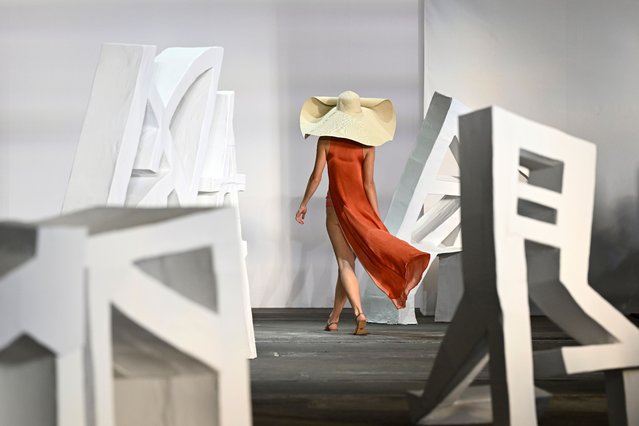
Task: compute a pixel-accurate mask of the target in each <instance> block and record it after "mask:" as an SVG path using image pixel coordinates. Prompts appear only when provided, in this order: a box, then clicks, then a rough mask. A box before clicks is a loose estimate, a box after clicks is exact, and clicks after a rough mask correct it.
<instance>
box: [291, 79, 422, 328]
mask: <svg viewBox="0 0 639 426" xmlns="http://www.w3.org/2000/svg"><path fill="white" fill-rule="evenodd" d="M300 127H301V129H302V133H303V134H304V136H305V137H307V136H308V135H315V136H320V138H319V140H318V142H317V153H316V156H315V165H314V167H313V172H312V173H311V176H310V178H309V180H308V185H307V186H306V191H305V192H304V197H303V199H302V202H301V203H300V207H299V209H298V210H297V213H296V215H295V219H296V220H297V221H298V222H299V223H301V224H304V217H305V216H306V212H307V204H308V202H309V200H310V199H311V197H312V196H313V194H314V193H315V190H316V189H317V187H318V185H319V183H320V181H321V179H322V172H323V171H324V166H325V165H327V164H328V179H329V185H328V195H327V197H326V230H327V231H328V236H329V238H330V240H331V244H332V245H333V250H334V251H335V258H336V260H337V267H338V276H337V283H336V285H335V300H334V303H333V311H332V312H331V314H330V316H329V318H328V321H327V323H326V327H325V330H327V331H337V323H338V321H339V316H340V314H341V312H342V309H343V308H344V304H345V303H346V299H348V301H349V302H350V304H351V306H352V307H353V310H354V312H355V320H356V322H357V327H356V329H355V333H354V334H357V335H363V334H367V331H366V316H365V315H364V312H363V311H362V305H361V301H360V293H359V283H358V280H357V276H356V275H355V259H356V258H357V259H359V261H360V262H361V264H362V266H363V267H364V269H365V270H366V272H368V274H369V275H370V276H371V278H372V280H373V282H374V283H375V284H376V285H377V286H378V287H379V288H380V289H381V290H382V291H383V292H384V293H385V294H386V295H387V296H388V297H389V298H390V299H391V301H392V302H393V304H394V305H395V306H396V307H397V308H398V309H400V308H403V307H404V306H405V305H406V298H407V296H408V293H409V292H410V290H412V289H413V288H414V287H415V286H416V285H417V284H419V282H420V280H421V277H422V273H423V272H424V270H425V269H426V267H427V266H428V262H429V260H430V255H429V254H428V253H424V252H422V251H419V250H417V249H416V248H414V247H413V246H411V245H410V244H408V243H406V242H405V241H402V240H400V239H398V238H396V237H395V236H393V235H391V234H390V233H389V232H388V230H387V229H386V226H384V223H383V222H382V220H381V219H380V216H379V210H378V207H377V192H376V190H375V183H374V180H373V170H374V163H375V146H379V145H381V144H383V143H385V142H387V141H389V140H391V139H392V138H393V135H394V133H395V112H394V110H393V105H392V103H391V102H390V101H389V100H387V99H374V98H360V97H359V95H357V93H355V92H351V91H346V92H343V93H341V94H340V95H339V97H337V98H328V97H313V98H310V99H308V100H307V101H306V102H305V103H304V105H303V107H302V112H301V115H300Z"/></svg>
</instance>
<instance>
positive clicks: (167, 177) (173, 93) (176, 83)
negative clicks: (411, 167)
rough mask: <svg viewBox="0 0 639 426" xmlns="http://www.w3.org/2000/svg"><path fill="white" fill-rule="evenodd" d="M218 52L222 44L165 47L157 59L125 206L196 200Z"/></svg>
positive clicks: (220, 53)
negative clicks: (200, 46)
mask: <svg viewBox="0 0 639 426" xmlns="http://www.w3.org/2000/svg"><path fill="white" fill-rule="evenodd" d="M222 56H223V49H222V48H221V47H205V48H169V49H166V50H164V51H162V53H161V54H160V55H158V57H157V58H156V59H155V68H154V73H153V81H152V84H151V90H150V95H149V106H148V108H147V111H146V116H145V118H144V131H143V132H142V137H141V140H140V145H139V148H138V155H137V158H136V161H135V167H134V171H133V176H132V178H131V184H130V187H129V192H128V196H127V202H126V203H127V205H132V206H156V207H162V206H164V207H165V206H167V205H183V206H188V205H194V204H195V201H196V197H197V192H198V187H199V184H200V178H201V176H202V171H203V168H204V162H205V159H206V154H207V151H208V145H209V138H210V133H211V123H212V121H213V113H214V111H215V100H216V96H217V87H218V81H219V76H220V69H221V67H222ZM171 194H173V195H171ZM170 195H171V197H169V196H170ZM169 198H170V199H169Z"/></svg>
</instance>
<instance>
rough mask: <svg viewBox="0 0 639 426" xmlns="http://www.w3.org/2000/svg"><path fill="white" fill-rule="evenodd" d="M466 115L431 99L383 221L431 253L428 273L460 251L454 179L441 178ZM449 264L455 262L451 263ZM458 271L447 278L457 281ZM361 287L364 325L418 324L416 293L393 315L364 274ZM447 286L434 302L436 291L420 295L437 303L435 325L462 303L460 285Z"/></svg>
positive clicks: (455, 104) (439, 98)
mask: <svg viewBox="0 0 639 426" xmlns="http://www.w3.org/2000/svg"><path fill="white" fill-rule="evenodd" d="M467 111H468V108H467V107H465V106H464V105H463V104H462V103H460V102H459V101H457V100H455V99H452V98H449V97H447V96H444V95H441V94H439V93H435V94H434V95H433V98H432V99H431V102H430V106H429V107H428V112H427V113H426V117H425V119H424V122H423V124H422V127H421V129H420V132H419V135H418V137H417V144H416V145H415V148H414V149H413V152H412V153H411V155H410V157H409V159H408V161H407V163H406V166H404V172H403V173H402V177H401V180H400V182H399V185H398V187H397V189H396V190H395V193H394V194H393V199H392V201H391V205H390V208H389V210H388V214H387V215H386V219H385V220H384V223H385V225H386V226H387V227H388V230H389V231H390V232H391V233H392V234H394V235H396V236H397V237H398V238H401V239H402V240H404V241H407V242H409V243H411V244H413V245H414V246H415V247H417V248H419V249H421V250H424V251H427V252H429V253H431V262H430V264H429V266H428V269H430V268H431V266H432V265H433V264H434V263H435V262H437V261H438V260H439V259H438V257H440V256H442V257H446V256H447V255H448V256H451V255H452V256H454V255H455V254H456V253H459V251H460V250H461V233H460V214H459V177H458V176H459V175H458V174H457V173H456V170H448V173H450V174H447V175H440V173H441V172H442V165H443V164H444V162H445V160H446V156H447V155H450V154H452V155H450V157H449V160H450V162H451V163H455V166H456V165H457V162H458V158H457V153H458V150H459V142H458V139H457V117H458V116H459V115H460V114H463V113H465V112H467ZM449 168H450V167H449ZM449 263H450V264H453V265H455V264H459V263H460V262H459V261H457V262H456V261H455V260H454V259H451V261H450V262H449ZM459 267H460V266H457V267H456V268H455V269H456V271H452V275H454V276H461V272H460V271H459ZM428 269H427V271H428ZM427 271H426V272H425V273H424V276H425V275H426V273H427ZM361 281H362V283H363V284H362V285H363V288H364V297H363V301H362V303H363V308H364V310H365V311H366V315H367V318H368V321H369V322H376V323H384V324H416V323H417V320H416V318H415V294H416V290H414V291H412V292H411V293H410V294H409V295H408V300H407V302H406V308H405V309H401V310H397V309H396V308H395V306H393V304H392V303H391V302H390V300H389V299H388V297H387V296H386V295H385V294H384V293H383V292H382V291H381V290H379V289H378V288H377V286H375V284H374V283H373V281H372V280H371V279H370V277H369V276H368V275H366V274H364V275H363V276H362V279H361ZM457 281H461V279H457ZM447 284H449V286H450V288H446V287H444V286H442V287H441V288H439V290H438V293H439V295H438V296H437V295H435V291H436V290H435V289H429V290H422V291H427V296H428V297H429V298H434V297H437V304H438V306H439V311H440V312H443V314H442V315H443V318H437V317H436V319H438V320H439V319H441V320H448V319H449V315H451V314H452V312H454V308H455V306H456V305H457V301H458V300H459V298H460V297H461V294H460V293H461V282H455V280H454V279H453V280H449V282H448V283H447ZM422 286H423V282H422ZM420 287H421V286H420Z"/></svg>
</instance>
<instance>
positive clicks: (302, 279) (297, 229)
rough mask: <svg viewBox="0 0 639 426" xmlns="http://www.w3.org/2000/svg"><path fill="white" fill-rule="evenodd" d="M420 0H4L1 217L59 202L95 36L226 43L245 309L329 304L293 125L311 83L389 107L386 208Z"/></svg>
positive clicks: (383, 173)
mask: <svg viewBox="0 0 639 426" xmlns="http://www.w3.org/2000/svg"><path fill="white" fill-rule="evenodd" d="M419 9H420V8H419V2H418V1H417V0H402V1H379V0H377V1H367V2H362V1H358V0H323V1H320V0H313V1H304V2H301V1H295V0H270V1H266V0H235V1H231V0H228V1H204V0H188V1H180V0H162V1H152V0H132V1H124V0H115V1H107V0H95V1H91V2H86V1H81V0H58V1H47V0H4V1H2V2H1V3H0V54H1V58H2V59H1V64H2V66H0V219H8V218H10V219H21V220H27V219H35V218H40V217H44V216H51V215H55V214H58V213H59V211H60V208H61V205H62V199H63V196H64V191H65V188H66V183H67V180H68V177H69V173H70V169H71V164H72V161H73V156H74V153H75V148H76V146H77V142H78V137H79V133H80V129H81V127H82V121H83V118H84V112H85V108H86V106H87V102H88V98H89V93H90V88H91V83H92V80H93V74H94V72H95V67H96V63H97V60H98V56H99V52H100V45H101V43H102V42H122V43H140V44H154V45H157V46H158V50H161V49H164V48H166V47H172V46H208V45H215V46H222V47H224V49H225V53H224V62H223V65H222V74H221V77H220V90H235V91H236V100H235V108H236V110H235V136H236V143H237V158H238V171H239V172H240V173H245V174H246V175H247V187H246V188H247V189H246V192H245V193H243V194H241V198H240V207H241V217H242V225H243V230H244V238H245V239H246V240H247V241H248V244H249V256H248V259H247V263H248V269H249V281H250V285H251V299H252V304H253V306H255V307H265V306H269V307H279V306H295V307H303V306H316V307H320V306H330V305H331V298H332V292H333V286H334V283H335V278H336V270H335V266H334V264H333V263H334V261H333V258H332V251H331V248H330V243H329V241H328V238H327V236H326V232H325V230H324V205H323V202H324V201H323V197H324V195H325V192H326V188H327V186H326V182H324V183H323V184H322V186H321V187H320V189H319V191H318V193H317V194H316V197H315V198H314V199H313V200H312V202H311V204H310V211H309V214H308V216H307V218H308V221H307V224H306V225H304V226H303V227H302V226H299V225H297V224H296V223H294V220H293V215H294V213H295V210H296V209H297V205H298V204H299V200H300V198H301V195H302V193H303V191H304V187H305V184H306V180H307V179H308V175H309V174H310V171H311V167H312V164H313V156H314V152H315V147H314V142H315V140H312V141H306V142H304V141H303V139H302V137H301V135H300V133H299V125H298V113H299V108H300V107H301V105H302V103H303V101H304V100H305V99H306V98H307V97H309V96H311V95H329V96H330V95H334V96H335V95H337V94H338V93H339V92H341V91H342V90H346V89H351V90H355V91H356V92H358V93H359V94H360V95H362V96H366V97H388V98H391V99H392V100H393V101H394V103H395V106H396V109H397V113H398V130H397V134H396V138H395V141H394V142H392V143H390V144H388V145H385V146H383V147H381V148H380V149H379V151H378V158H377V165H376V181H377V188H378V192H379V194H380V208H381V211H382V213H384V212H385V211H386V209H387V207H388V204H389V202H390V197H391V195H392V192H393V190H394V188H395V185H396V184H397V183H398V181H399V176H400V174H401V168H402V167H403V164H404V162H405V161H406V158H407V156H408V153H409V151H410V149H411V147H412V145H413V144H414V142H415V137H416V135H417V130H418V128H419V125H420V123H421V120H420V111H421V102H422V93H421V90H422V88H421V87H422V80H421V78H422V77H421V74H420V67H421V63H420V45H421V41H420V36H419V31H420V25H421V15H420V13H419Z"/></svg>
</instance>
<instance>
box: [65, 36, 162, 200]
mask: <svg viewBox="0 0 639 426" xmlns="http://www.w3.org/2000/svg"><path fill="white" fill-rule="evenodd" d="M154 57H155V46H132V45H119V44H104V45H103V46H102V51H101V52H100V59H99V61H98V68H97V70H96V72H95V78H94V79H93V88H92V90H91V96H90V98H89V105H88V107H87V112H86V115H85V118H84V124H83V126H82V132H81V133H80V140H79V142H78V148H77V150H76V154H75V160H74V161H73V168H72V170H71V176H70V178H69V184H68V186H67V192H66V194H65V197H64V202H63V205H62V211H63V212H68V211H71V210H78V209H82V208H86V207H93V206H105V205H113V206H123V205H124V202H125V200H126V196H127V188H128V186H129V180H130V179H131V171H132V170H133V163H134V161H135V157H136V153H137V150H138V144H139V142H140V131H141V129H142V123H143V121H144V110H145V108H146V104H147V99H148V98H149V89H150V87H151V78H150V76H151V74H152V72H153V58H154Z"/></svg>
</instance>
